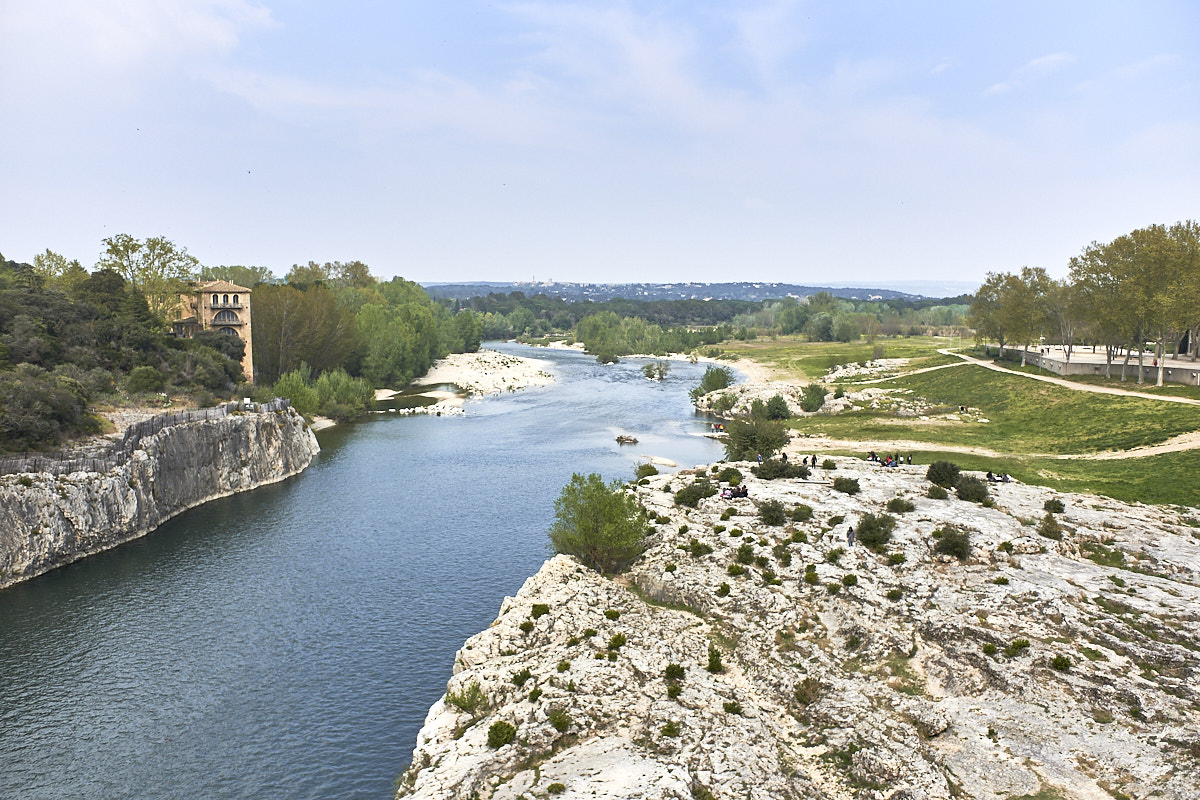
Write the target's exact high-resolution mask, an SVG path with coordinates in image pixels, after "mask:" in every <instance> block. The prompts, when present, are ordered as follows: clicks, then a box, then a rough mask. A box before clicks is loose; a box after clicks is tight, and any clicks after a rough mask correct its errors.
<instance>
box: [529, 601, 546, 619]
mask: <svg viewBox="0 0 1200 800" xmlns="http://www.w3.org/2000/svg"><path fill="white" fill-rule="evenodd" d="M549 613H550V606H548V605H546V604H545V603H534V604H533V608H531V609H530V610H529V616H531V617H533V618H534V619H538V618H540V617H544V616H546V615H547V614H549Z"/></svg>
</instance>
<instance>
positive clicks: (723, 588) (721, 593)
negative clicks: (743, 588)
mask: <svg viewBox="0 0 1200 800" xmlns="http://www.w3.org/2000/svg"><path fill="white" fill-rule="evenodd" d="M729 591H730V590H729V584H728V583H722V584H721V585H720V586H718V587H717V597H729Z"/></svg>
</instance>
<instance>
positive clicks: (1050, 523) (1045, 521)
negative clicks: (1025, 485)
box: [1037, 511, 1063, 541]
mask: <svg viewBox="0 0 1200 800" xmlns="http://www.w3.org/2000/svg"><path fill="white" fill-rule="evenodd" d="M1037 532H1038V533H1039V534H1041V535H1042V536H1045V537H1046V538H1047V539H1054V540H1056V541H1057V540H1060V539H1062V537H1063V532H1062V526H1061V525H1059V524H1058V520H1057V519H1055V518H1054V515H1053V514H1052V513H1050V512H1049V511H1047V512H1046V516H1044V517H1042V521H1041V522H1040V523H1038V529H1037Z"/></svg>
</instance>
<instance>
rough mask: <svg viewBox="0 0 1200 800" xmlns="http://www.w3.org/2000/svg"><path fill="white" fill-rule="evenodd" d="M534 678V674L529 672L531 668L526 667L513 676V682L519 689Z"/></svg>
mask: <svg viewBox="0 0 1200 800" xmlns="http://www.w3.org/2000/svg"><path fill="white" fill-rule="evenodd" d="M532 677H533V673H532V672H530V671H529V667H524V668H522V669H521V670H520V671H519V672H514V673H513V674H512V682H513V684H514V685H515V686H516V687H517V688H520V687H522V686H524V685H525V683H526V681H528V680H529V679H530V678H532Z"/></svg>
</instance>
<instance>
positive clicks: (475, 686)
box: [446, 681, 488, 716]
mask: <svg viewBox="0 0 1200 800" xmlns="http://www.w3.org/2000/svg"><path fill="white" fill-rule="evenodd" d="M446 702H447V703H449V704H450V705H452V706H454V707H455V708H457V709H458V710H459V711H465V712H466V713H468V714H470V715H472V716H474V715H475V712H476V711H479V710H481V709H483V708H486V707H487V702H488V699H487V695H486V694H484V692H483V689H482V688H480V686H479V682H478V681H471V682H470V683H469V684H467V685H466V686H465V687H464V688H462V689H461V690H459V691H457V692H446Z"/></svg>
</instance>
